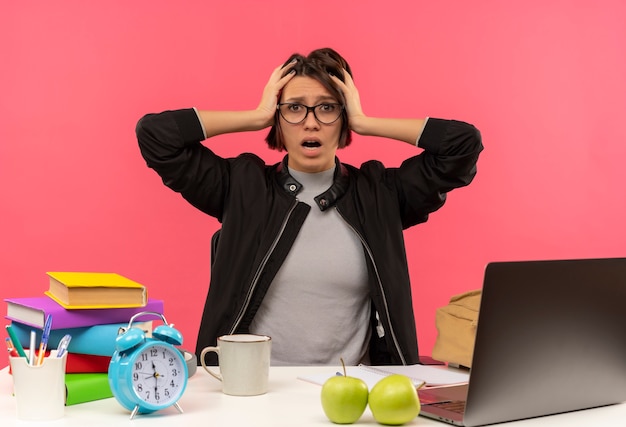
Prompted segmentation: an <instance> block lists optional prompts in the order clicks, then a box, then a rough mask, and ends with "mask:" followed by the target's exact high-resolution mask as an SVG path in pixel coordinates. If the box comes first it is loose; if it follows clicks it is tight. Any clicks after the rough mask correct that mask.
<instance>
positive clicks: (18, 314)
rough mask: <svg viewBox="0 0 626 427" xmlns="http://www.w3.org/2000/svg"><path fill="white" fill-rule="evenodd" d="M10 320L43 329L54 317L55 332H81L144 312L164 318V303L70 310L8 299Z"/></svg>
mask: <svg viewBox="0 0 626 427" xmlns="http://www.w3.org/2000/svg"><path fill="white" fill-rule="evenodd" d="M5 301H6V303H7V315H6V316H5V317H6V318H7V319H9V320H12V321H15V322H18V323H22V324H25V325H28V326H33V327H35V328H37V329H42V328H43V325H44V322H45V319H46V316H47V315H48V314H51V315H52V329H68V328H82V327H86V326H94V325H100V324H108V323H124V322H128V321H129V320H130V318H131V317H132V316H133V315H134V314H137V313H140V312H142V311H153V312H156V313H159V314H163V305H164V304H163V301H162V300H158V299H152V298H150V299H148V303H147V304H146V305H145V306H143V307H132V308H93V309H80V310H67V309H65V308H63V307H62V306H61V305H60V304H58V303H57V302H56V301H54V300H53V299H52V298H49V297H47V296H40V297H30V298H5Z"/></svg>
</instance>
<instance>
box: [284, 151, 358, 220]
mask: <svg viewBox="0 0 626 427" xmlns="http://www.w3.org/2000/svg"><path fill="white" fill-rule="evenodd" d="M288 160H289V156H288V155H287V156H285V157H284V158H283V161H282V162H281V163H280V164H279V165H278V167H277V168H276V172H277V177H278V183H279V184H280V186H281V188H282V189H283V190H285V192H287V193H289V194H291V195H292V196H294V197H295V196H296V195H297V194H298V193H299V192H300V190H302V184H300V183H299V182H298V181H297V180H296V179H295V178H294V177H293V176H291V175H290V174H289V168H288V167H287V164H288ZM349 181H350V179H349V176H348V169H347V168H346V167H345V166H344V165H343V163H341V162H340V161H339V159H338V158H337V157H335V176H334V178H333V185H331V186H330V188H329V189H328V190H326V191H324V192H323V193H321V194H318V195H317V196H315V203H317V206H318V207H319V208H320V210H322V211H325V210H326V209H328V208H329V207H331V206H334V205H335V203H337V200H339V199H340V198H341V197H342V196H343V195H344V194H345V193H346V191H347V189H348V183H349Z"/></svg>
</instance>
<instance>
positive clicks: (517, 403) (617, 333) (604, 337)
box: [419, 258, 626, 427]
mask: <svg viewBox="0 0 626 427" xmlns="http://www.w3.org/2000/svg"><path fill="white" fill-rule="evenodd" d="M419 395H420V400H421V402H422V410H421V413H420V415H423V416H426V417H430V418H434V419H437V420H440V421H444V422H447V423H449V424H454V425H459V426H468V427H469V426H480V425H486V424H494V423H500V422H506V421H515V420H521V419H526V418H533V417H538V416H543V415H550V414H558V413H563V412H569V411H576V410H580V409H587V408H593V407H598V406H604V405H610V404H615V403H621V402H624V401H626V258H607V259H574V260H546V261H515V262H493V263H490V264H488V265H487V267H486V269H485V276H484V284H483V293H482V297H481V306H480V312H479V317H478V328H477V331H476V342H475V346H474V354H473V359H472V368H471V371H470V377H469V382H468V384H467V385H464V386H456V387H435V388H429V389H420V390H419ZM446 407H447V409H446ZM460 407H464V412H461V413H459V408H460Z"/></svg>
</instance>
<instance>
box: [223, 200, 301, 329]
mask: <svg viewBox="0 0 626 427" xmlns="http://www.w3.org/2000/svg"><path fill="white" fill-rule="evenodd" d="M297 205H298V200H297V199H296V200H295V201H294V203H293V205H292V206H291V207H290V208H289V211H288V212H287V215H286V216H285V218H284V219H283V222H282V224H281V226H280V230H279V231H278V234H277V235H276V237H275V238H274V241H273V242H272V245H271V246H270V248H269V250H268V251H267V252H266V254H265V256H264V257H263V260H262V261H261V264H259V267H258V268H257V270H256V272H255V273H254V277H253V279H252V284H251V285H250V287H249V288H248V293H247V294H246V299H245V300H244V303H243V306H242V307H241V310H239V314H238V315H237V317H236V319H235V323H234V324H233V326H232V328H231V329H230V332H229V334H234V333H235V331H236V330H237V328H238V327H239V324H240V323H241V320H242V319H243V316H244V315H245V313H246V311H247V310H248V306H249V305H250V300H251V299H252V294H253V293H254V289H255V288H256V285H257V284H258V281H259V277H260V276H261V272H262V271H263V270H264V269H265V265H266V264H267V260H268V259H269V258H270V255H271V254H272V252H274V249H275V248H276V245H277V244H278V241H279V240H280V238H281V236H282V235H283V233H284V231H285V228H286V227H287V222H288V221H289V218H290V217H291V214H292V213H293V210H294V209H295V208H296V206H297Z"/></svg>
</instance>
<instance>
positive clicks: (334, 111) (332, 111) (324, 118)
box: [314, 104, 341, 124]
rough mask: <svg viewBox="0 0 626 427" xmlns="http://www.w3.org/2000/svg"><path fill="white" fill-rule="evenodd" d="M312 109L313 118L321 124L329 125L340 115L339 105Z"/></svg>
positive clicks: (322, 105) (324, 105) (323, 105)
mask: <svg viewBox="0 0 626 427" xmlns="http://www.w3.org/2000/svg"><path fill="white" fill-rule="evenodd" d="M314 108H315V110H314V111H315V117H317V120H319V121H320V122H322V123H326V124H330V123H332V122H334V121H335V120H337V119H338V118H339V116H340V115H341V105H339V104H320V105H316V106H315V107H314Z"/></svg>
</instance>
